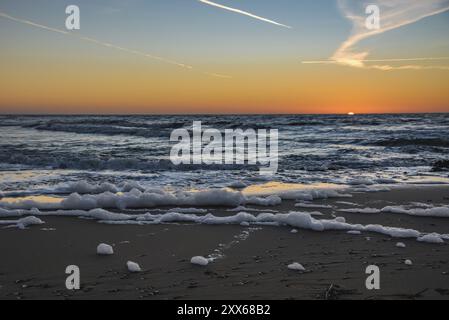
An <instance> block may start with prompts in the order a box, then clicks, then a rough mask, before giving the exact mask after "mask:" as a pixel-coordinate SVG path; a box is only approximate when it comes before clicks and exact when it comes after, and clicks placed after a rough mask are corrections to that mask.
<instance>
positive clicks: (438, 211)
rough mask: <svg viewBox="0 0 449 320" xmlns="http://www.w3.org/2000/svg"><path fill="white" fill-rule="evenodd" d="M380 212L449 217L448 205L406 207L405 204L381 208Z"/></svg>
mask: <svg viewBox="0 0 449 320" xmlns="http://www.w3.org/2000/svg"><path fill="white" fill-rule="evenodd" d="M382 212H387V213H399V214H406V215H409V216H415V217H435V218H449V207H433V208H425V209H423V208H412V209H410V208H407V207H405V206H390V207H385V208H383V209H382Z"/></svg>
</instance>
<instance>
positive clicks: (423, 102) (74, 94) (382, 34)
mask: <svg viewBox="0 0 449 320" xmlns="http://www.w3.org/2000/svg"><path fill="white" fill-rule="evenodd" d="M373 3H374V4H377V5H378V7H379V8H380V29H376V30H369V29H366V26H365V19H366V17H367V14H366V12H365V9H366V6H367V5H368V4H373ZM69 5H77V6H78V7H79V8H80V12H81V20H80V22H81V29H80V30H73V31H68V30H67V29H66V27H65V21H66V18H67V14H66V13H65V10H66V7H67V6H69ZM448 10H449V0H426V1H421V0H389V1H387V0H373V1H365V0H319V1H316V0H214V1H206V0H0V43H1V45H0V113H3V114H11V113H26V114H43V113H45V114H48V113H50V114H56V113H57V114H59V113H64V114H84V113H94V114H168V113H169V114H172V113H174V114H188V113H194V114H196V113H213V114H222V113H257V114H259V113H276V114H278V113H288V114H296V113H298V114H302V113H306V114H310V113H348V112H355V113H402V112H449V37H448V34H449V33H448V30H449V11H448Z"/></svg>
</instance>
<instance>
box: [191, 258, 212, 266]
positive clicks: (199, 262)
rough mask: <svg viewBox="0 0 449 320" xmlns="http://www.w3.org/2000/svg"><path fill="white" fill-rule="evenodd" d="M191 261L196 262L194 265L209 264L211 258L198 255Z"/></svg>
mask: <svg viewBox="0 0 449 320" xmlns="http://www.w3.org/2000/svg"><path fill="white" fill-rule="evenodd" d="M190 263H191V264H194V265H198V266H203V267H204V266H207V265H208V264H209V260H208V259H206V258H204V257H201V256H197V257H193V258H192V259H190Z"/></svg>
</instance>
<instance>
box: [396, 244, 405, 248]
mask: <svg viewBox="0 0 449 320" xmlns="http://www.w3.org/2000/svg"><path fill="white" fill-rule="evenodd" d="M396 247H398V248H402V249H403V248H406V245H405V243H403V242H398V243H396Z"/></svg>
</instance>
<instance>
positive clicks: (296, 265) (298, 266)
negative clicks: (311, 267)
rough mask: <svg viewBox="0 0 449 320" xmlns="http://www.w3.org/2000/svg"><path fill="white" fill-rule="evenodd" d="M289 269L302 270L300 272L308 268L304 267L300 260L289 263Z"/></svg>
mask: <svg viewBox="0 0 449 320" xmlns="http://www.w3.org/2000/svg"><path fill="white" fill-rule="evenodd" d="M287 268H288V269H290V270H293V271H300V272H304V271H306V268H304V266H303V265H302V264H300V263H298V262H294V263H292V264H289V265H288V266H287Z"/></svg>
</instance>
